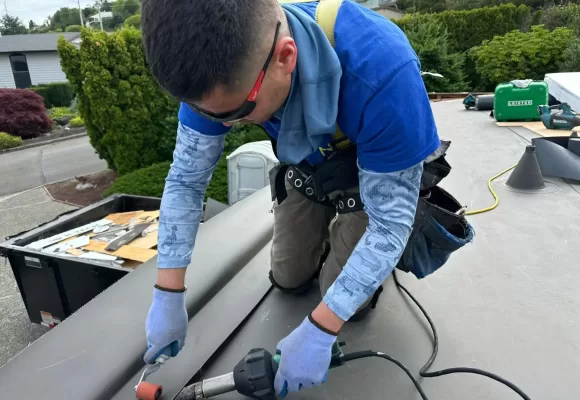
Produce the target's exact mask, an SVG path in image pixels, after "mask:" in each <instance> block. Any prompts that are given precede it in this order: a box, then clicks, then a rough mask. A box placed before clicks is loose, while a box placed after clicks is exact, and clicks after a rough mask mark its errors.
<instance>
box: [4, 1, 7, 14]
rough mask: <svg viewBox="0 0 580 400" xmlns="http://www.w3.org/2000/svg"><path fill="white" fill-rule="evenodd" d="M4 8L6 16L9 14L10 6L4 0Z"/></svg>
mask: <svg viewBox="0 0 580 400" xmlns="http://www.w3.org/2000/svg"><path fill="white" fill-rule="evenodd" d="M4 10H5V11H6V16H8V7H7V6H6V2H4Z"/></svg>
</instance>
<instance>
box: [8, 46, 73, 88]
mask: <svg viewBox="0 0 580 400" xmlns="http://www.w3.org/2000/svg"><path fill="white" fill-rule="evenodd" d="M20 54H24V55H25V56H26V62H27V63H28V72H29V73H30V81H31V82H32V84H33V85H39V84H42V83H52V82H66V81H67V79H66V75H65V74H64V72H63V71H62V68H61V66H60V57H59V56H58V53H57V52H56V51H43V52H24V53H20ZM0 87H2V88H15V87H16V85H15V83H14V75H13V74H12V67H11V65H10V54H9V53H0Z"/></svg>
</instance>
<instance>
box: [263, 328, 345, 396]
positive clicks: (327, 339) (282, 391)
mask: <svg viewBox="0 0 580 400" xmlns="http://www.w3.org/2000/svg"><path fill="white" fill-rule="evenodd" d="M336 338H337V337H336V336H335V335H331V334H329V333H326V332H324V331H322V330H321V329H320V328H318V327H316V326H315V325H314V324H313V323H312V322H310V319H309V318H308V317H307V318H305V319H304V321H302V323H301V324H300V326H299V327H298V328H296V329H295V330H294V331H293V332H292V333H290V335H288V336H287V337H286V338H284V339H282V340H281V341H280V343H278V346H277V350H278V352H279V353H280V365H279V367H278V372H277V373H276V377H275V379H274V389H275V391H276V395H277V396H279V397H282V398H284V397H286V395H287V394H288V392H297V391H299V390H300V389H302V388H310V387H313V386H317V385H320V384H322V383H324V382H326V376H327V375H328V369H329V367H330V361H331V358H332V345H333V344H334V342H335V341H336Z"/></svg>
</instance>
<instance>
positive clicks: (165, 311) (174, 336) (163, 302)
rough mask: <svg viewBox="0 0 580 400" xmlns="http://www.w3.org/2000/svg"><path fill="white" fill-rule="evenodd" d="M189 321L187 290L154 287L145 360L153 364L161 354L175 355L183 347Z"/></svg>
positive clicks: (147, 322)
mask: <svg viewBox="0 0 580 400" xmlns="http://www.w3.org/2000/svg"><path fill="white" fill-rule="evenodd" d="M187 322H188V317H187V310H186V308H185V292H168V291H164V290H160V289H157V288H154V289H153V302H152V303H151V307H150V308H149V315H148V316H147V321H146V323H145V330H146V333H147V346H148V349H147V352H146V353H145V356H144V357H143V360H144V361H145V362H146V363H147V364H153V363H155V360H157V358H158V357H159V356H160V355H161V354H165V355H167V356H169V357H175V356H176V355H177V353H179V352H180V351H181V349H182V348H183V345H184V342H185V336H186V334H187Z"/></svg>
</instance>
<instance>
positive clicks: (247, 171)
mask: <svg viewBox="0 0 580 400" xmlns="http://www.w3.org/2000/svg"><path fill="white" fill-rule="evenodd" d="M227 160H228V203H229V205H230V206H231V205H232V204H234V203H237V202H238V201H240V200H243V199H244V198H246V197H248V196H249V195H251V194H252V193H254V192H256V191H258V190H260V189H262V188H264V187H266V186H268V185H269V184H270V179H269V172H270V170H271V169H272V168H274V167H275V166H276V165H278V163H279V161H278V159H277V158H276V156H275V155H274V151H273V150H272V143H271V142H270V141H269V140H262V141H259V142H251V143H246V144H244V145H242V146H240V147H238V148H237V149H236V150H235V151H234V152H233V153H232V154H230V155H229V156H228V157H227Z"/></svg>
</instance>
